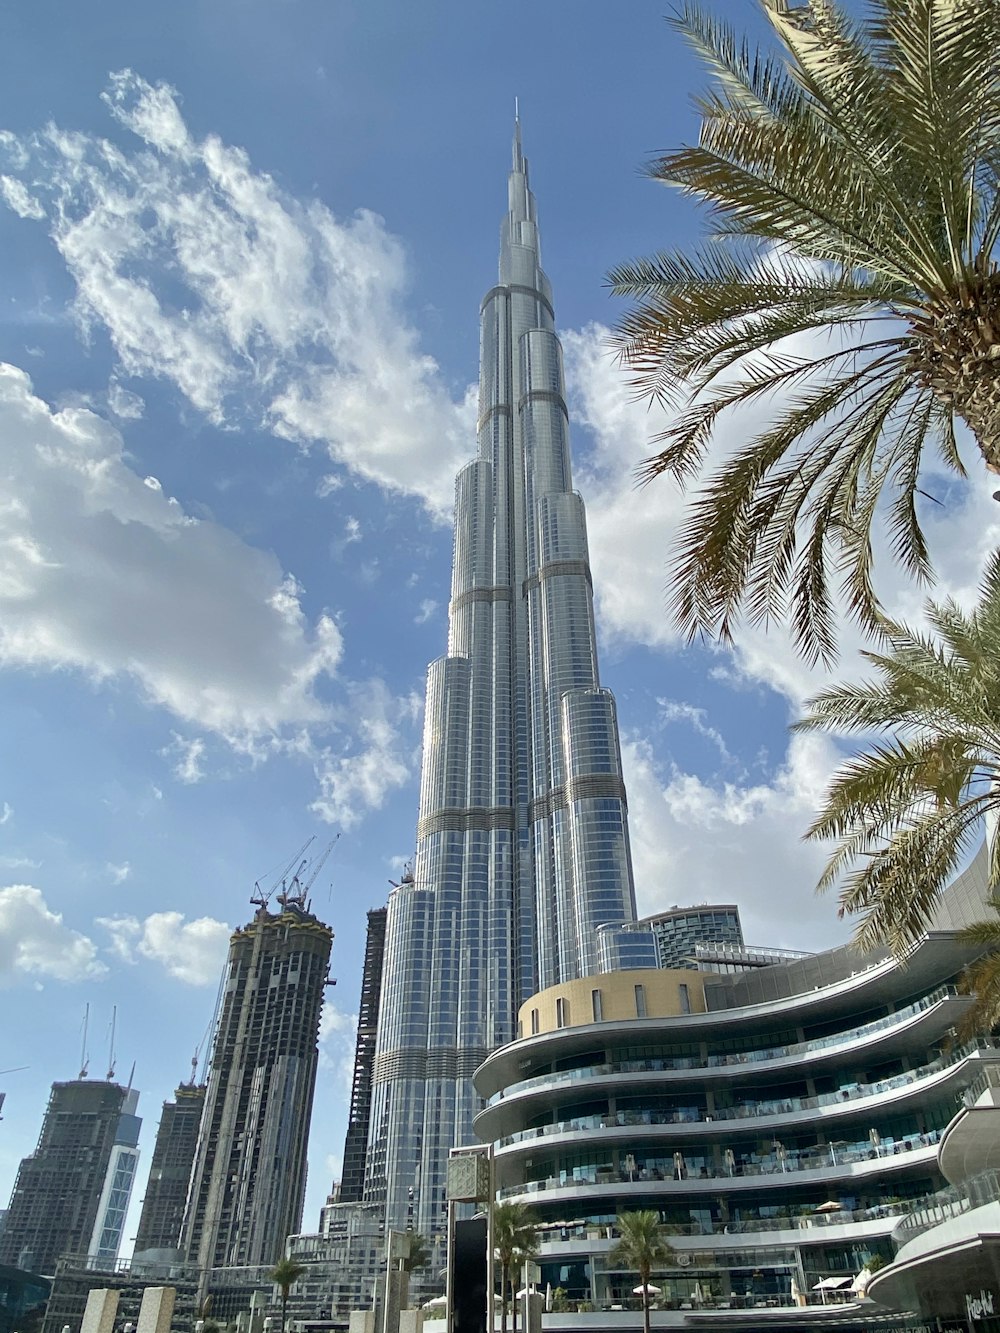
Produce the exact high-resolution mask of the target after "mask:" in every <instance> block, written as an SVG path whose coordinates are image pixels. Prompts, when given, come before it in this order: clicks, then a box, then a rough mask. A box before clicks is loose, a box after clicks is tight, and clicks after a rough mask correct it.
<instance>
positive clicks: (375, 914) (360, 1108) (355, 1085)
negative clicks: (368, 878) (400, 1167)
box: [337, 870, 413, 1203]
mask: <svg viewBox="0 0 1000 1333" xmlns="http://www.w3.org/2000/svg"><path fill="white" fill-rule="evenodd" d="M408 878H409V879H411V880H412V878H413V875H412V872H411V871H409V870H407V872H406V873H405V874H404V875H403V880H402V882H403V883H404V884H405V883H406V882H407V879H408ZM387 911H388V909H387V908H385V907H376V908H373V909H372V911H370V912H369V913H368V937H367V940H366V941H365V962H364V968H363V970H362V973H361V1000H360V1002H359V1004H358V1035H357V1040H356V1042H355V1047H354V1078H353V1081H352V1083H351V1110H350V1115H349V1117H348V1121H347V1135H346V1137H345V1139H344V1166H343V1170H342V1172H341V1179H340V1193H339V1196H338V1200H337V1201H338V1202H339V1203H360V1202H361V1199H362V1195H363V1192H364V1183H365V1158H366V1156H367V1153H368V1127H369V1121H370V1117H371V1103H372V1066H373V1065H374V1063H375V1041H376V1038H377V1036H378V1007H379V996H380V993H381V990H382V958H383V955H384V953H385V919H386V915H387Z"/></svg>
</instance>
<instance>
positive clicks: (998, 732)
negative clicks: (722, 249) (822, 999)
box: [796, 552, 1000, 1012]
mask: <svg viewBox="0 0 1000 1333" xmlns="http://www.w3.org/2000/svg"><path fill="white" fill-rule="evenodd" d="M926 615H927V619H928V621H929V623H930V625H931V627H932V629H933V630H934V631H935V633H936V637H935V636H931V635H927V634H921V633H920V632H918V631H917V630H914V629H910V628H908V627H907V626H906V625H903V624H895V623H892V622H886V624H885V633H886V637H887V639H888V644H889V647H888V650H887V651H886V652H885V653H875V652H866V653H865V654H864V657H866V658H867V660H868V661H869V662H870V663H871V664H872V666H873V667H874V668H875V670H876V673H877V675H876V678H875V679H874V680H871V681H868V682H865V683H862V684H858V685H840V686H836V687H834V688H832V689H829V690H825V691H823V693H821V694H818V695H816V697H815V698H814V699H812V700H811V701H810V703H809V704H808V705H807V708H808V712H807V715H806V716H805V718H803V720H802V721H801V722H799V723H797V724H796V727H797V729H798V730H826V731H830V732H834V733H843V732H848V733H855V734H857V733H871V732H880V733H882V734H883V736H884V739H880V740H879V741H878V742H876V743H874V744H872V745H871V746H870V748H869V749H868V750H867V751H866V752H864V753H861V754H859V755H856V756H855V757H854V758H853V759H850V760H848V762H847V763H846V764H845V765H844V766H843V767H842V768H841V769H840V771H839V772H838V773H837V774H836V775H835V777H834V780H833V782H832V784H831V787H830V790H829V792H828V794H827V798H826V804H825V806H824V808H823V810H822V811H821V812H820V814H819V816H818V817H817V819H816V821H815V822H814V823H813V825H812V827H811V828H810V829H809V830H808V833H807V835H806V836H807V837H810V838H821V839H834V840H836V843H837V845H836V847H835V849H834V851H833V853H832V855H831V856H830V858H829V861H828V862H827V866H826V869H825V870H824V872H823V876H822V878H821V879H820V883H819V888H820V889H821V890H824V889H828V888H830V887H832V886H833V885H834V884H836V883H838V882H841V876H842V875H844V872H848V873H847V874H846V877H845V878H844V879H843V881H842V887H841V891H840V914H841V916H843V915H845V914H847V913H850V914H852V915H853V914H860V918H861V919H860V925H859V927H858V930H857V934H856V938H857V942H858V944H859V945H860V946H861V947H862V948H864V949H871V948H875V947H876V946H877V945H880V944H888V945H889V946H890V948H892V949H893V951H894V952H895V953H897V954H902V953H904V952H905V951H906V949H907V948H908V947H909V946H910V945H911V944H912V943H913V942H914V941H915V940H917V939H918V938H919V937H920V936H921V934H922V933H923V932H924V930H925V929H926V926H927V923H928V921H929V919H930V917H931V915H932V914H933V911H934V908H935V905H936V903H937V900H938V896H939V895H940V893H941V891H942V889H943V888H944V887H945V886H946V885H947V883H948V881H949V880H950V878H951V877H952V875H953V874H954V872H955V870H956V868H957V866H958V863H959V861H960V859H961V857H962V855H963V854H964V853H965V852H966V851H967V850H968V849H969V848H970V847H971V846H972V844H973V842H974V841H975V839H977V838H978V837H979V836H980V829H981V824H982V819H983V816H984V815H986V814H988V813H990V812H991V811H995V810H997V809H998V808H1000V552H997V553H995V554H994V555H993V557H992V559H991V560H990V563H989V566H988V567H987V570H986V573H985V575H984V577H983V582H982V586H981V590H980V598H979V603H978V605H977V607H976V608H975V610H974V611H972V612H965V611H963V610H962V609H961V608H960V607H959V606H958V605H957V604H956V603H955V602H953V601H951V600H949V601H946V602H944V603H940V604H939V603H935V602H929V603H928V604H927V608H926ZM989 877H990V884H991V887H992V888H994V889H996V888H997V887H998V886H1000V838H997V837H996V836H994V838H993V840H992V844H991V847H990V853H989ZM987 942H989V941H987ZM984 1012H985V1011H984Z"/></svg>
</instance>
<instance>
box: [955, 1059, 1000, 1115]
mask: <svg viewBox="0 0 1000 1333" xmlns="http://www.w3.org/2000/svg"><path fill="white" fill-rule="evenodd" d="M988 1088H1000V1065H984V1066H983V1068H982V1070H981V1071H980V1073H979V1076H978V1078H974V1079H973V1080H972V1082H971V1083H970V1084H969V1086H968V1087H967V1088H966V1089H965V1091H964V1092H963V1093H962V1104H963V1105H964V1106H966V1107H968V1108H969V1109H970V1110H971V1108H972V1107H973V1106H975V1104H976V1102H978V1101H979V1099H980V1097H981V1096H982V1095H983V1093H984V1092H985V1091H986V1090H987V1089H988Z"/></svg>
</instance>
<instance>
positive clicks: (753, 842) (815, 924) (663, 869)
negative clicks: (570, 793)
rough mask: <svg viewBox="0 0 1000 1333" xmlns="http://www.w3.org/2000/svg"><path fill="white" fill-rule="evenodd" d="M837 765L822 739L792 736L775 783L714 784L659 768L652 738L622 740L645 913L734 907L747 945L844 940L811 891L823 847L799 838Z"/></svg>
mask: <svg viewBox="0 0 1000 1333" xmlns="http://www.w3.org/2000/svg"><path fill="white" fill-rule="evenodd" d="M836 758H837V755H836V751H835V749H834V746H833V745H832V743H831V742H829V741H827V740H825V739H824V738H823V737H820V736H795V737H793V738H792V741H791V743H790V745H789V748H788V754H787V756H786V759H785V762H784V764H783V766H782V768H781V769H780V770H779V771H778V773H776V775H775V776H774V779H773V780H772V781H771V782H770V783H757V784H748V783H746V782H745V781H742V782H725V781H718V780H713V781H710V782H709V781H705V780H703V779H701V778H699V777H696V776H695V775H694V774H692V773H685V772H683V771H681V770H680V769H679V768H678V767H677V766H676V765H669V764H668V765H661V764H659V763H658V762H657V759H656V756H655V753H654V750H653V746H652V745H651V744H650V742H649V741H648V740H646V739H638V738H635V737H632V738H625V740H624V741H623V745H622V761H623V764H624V766H625V780H626V785H627V788H628V795H629V814H630V824H631V830H632V854H633V860H634V865H635V880H636V897H637V900H638V908H639V912H640V915H646V914H648V913H650V912H655V911H662V910H664V909H665V908H669V907H673V906H674V905H680V906H688V905H690V904H692V903H702V902H735V903H738V904H739V906H740V912H741V917H742V921H743V929H744V934H745V936H746V938H747V940H748V942H749V943H751V944H770V945H775V946H784V947H788V948H803V949H808V948H810V947H812V948H814V947H815V946H816V941H817V939H821V940H823V941H825V942H826V943H827V944H829V945H832V944H834V943H839V942H840V941H841V940H843V939H845V938H846V937H847V935H848V934H849V930H848V928H847V927H846V926H842V925H840V924H839V923H838V922H837V921H836V908H835V903H834V902H833V901H832V900H831V899H829V898H817V897H816V896H815V895H813V894H812V887H813V885H814V884H815V883H816V881H817V879H818V878H819V872H820V869H821V868H822V864H823V861H824V859H825V858H824V853H823V850H822V848H821V847H818V846H816V845H813V844H806V843H803V842H802V841H801V833H802V831H803V829H805V827H806V826H807V825H808V823H809V821H810V818H811V815H812V813H813V812H814V811H815V809H816V807H817V805H818V803H819V801H820V800H821V798H822V795H823V793H824V792H825V790H826V783H827V781H828V780H829V775H830V772H831V771H832V769H833V767H834V765H835V763H836ZM831 935H833V936H835V937H836V938H831Z"/></svg>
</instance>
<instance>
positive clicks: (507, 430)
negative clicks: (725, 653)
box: [364, 126, 655, 1239]
mask: <svg viewBox="0 0 1000 1333" xmlns="http://www.w3.org/2000/svg"><path fill="white" fill-rule="evenodd" d="M413 870H414V872H413V875H412V879H411V880H410V881H409V882H405V883H403V884H400V885H399V887H398V888H397V889H396V890H395V891H394V892H393V894H392V896H391V898H390V900H389V909H388V919H387V924H386V944H385V961H384V972H383V986H382V997H381V1004H380V1010H379V1023H378V1041H377V1047H376V1054H375V1060H374V1067H373V1077H372V1115H371V1128H370V1137H369V1149H368V1157H367V1163H366V1168H367V1169H366V1180H365V1190H364V1198H365V1201H366V1202H370V1203H377V1204H383V1203H384V1205H385V1212H386V1220H387V1224H388V1225H389V1226H390V1227H397V1228H402V1227H404V1226H405V1225H406V1224H407V1223H408V1222H411V1221H412V1223H413V1225H414V1226H415V1227H416V1228H417V1230H419V1231H420V1232H421V1233H422V1234H423V1235H425V1236H427V1237H428V1238H431V1239H436V1238H439V1237H440V1235H441V1233H442V1229H443V1227H444V1224H445V1216H446V1214H445V1208H446V1205H445V1198H444V1193H445V1167H446V1162H447V1157H448V1152H449V1150H450V1149H451V1148H452V1147H454V1146H455V1145H458V1144H466V1143H469V1142H470V1141H472V1138H473V1131H472V1117H473V1114H474V1112H475V1110H476V1109H477V1106H478V1103H477V1099H476V1095H475V1092H474V1090H473V1087H472V1075H473V1073H474V1072H475V1069H476V1068H477V1066H478V1065H479V1064H481V1063H482V1061H483V1060H484V1059H485V1058H486V1056H487V1055H488V1054H489V1052H490V1051H492V1050H495V1049H496V1048H497V1047H499V1046H502V1045H503V1044H504V1043H505V1042H508V1041H510V1040H511V1038H512V1037H513V1035H514V1022H515V1015H516V1013H517V1009H518V1005H519V1004H520V1003H521V1001H522V1000H523V999H524V998H525V997H526V996H528V995H530V994H532V993H533V992H534V991H536V990H537V989H538V987H539V986H550V985H553V984H556V983H558V982H562V981H566V980H569V979H571V978H573V977H579V976H585V975H587V974H588V973H590V972H593V971H595V970H597V968H598V965H599V964H598V952H597V950H598V937H597V928H598V927H599V926H602V925H603V926H610V925H614V924H616V923H623V922H631V921H633V920H634V918H635V898H634V891H633V885H632V867H631V857H630V852H629V839H628V824H627V817H626V805H625V788H624V784H623V781H622V770H621V757H620V753H619V741H618V726H617V719H616V714H615V702H614V698H613V696H612V695H611V693H610V691H609V690H607V689H605V688H604V687H603V686H602V685H601V682H600V678H599V675H598V667H597V647H596V639H595V633H594V612H593V591H592V580H591V573H590V563H589V557H588V550H587V530H586V519H585V516H584V507H583V501H582V500H581V498H580V496H579V495H577V494H576V492H575V491H574V490H573V482H572V475H571V467H570V451H569V424H568V416H567V408H566V398H565V389H564V384H563V367H562V352H561V349H560V345H559V340H558V338H557V337H556V334H555V319H554V312H553V306H552V291H551V287H550V284H549V280H548V278H547V277H546V276H545V273H544V271H543V270H542V266H541V256H540V249H539V238H538V225H537V215H536V209H535V199H534V195H533V194H532V192H531V189H530V188H529V184H528V165H527V162H526V160H525V158H524V155H523V153H522V151H521V138H520V128H519V126H518V127H516V129H515V136H514V146H513V162H512V168H511V172H510V176H509V180H508V209H507V214H506V217H505V218H504V220H503V224H502V227H501V239H500V264H499V273H498V278H497V282H496V285H495V286H493V287H491V288H490V290H489V291H488V292H487V293H486V296H485V297H484V299H483V302H482V305H481V310H480V379H479V422H478V454H477V457H476V458H475V459H474V460H473V461H471V462H470V463H469V464H468V465H467V466H466V467H464V468H463V469H462V471H461V472H460V473H459V476H458V479H457V482H456V492H455V530H454V558H453V572H452V586H451V603H450V608H449V631H448V650H447V656H445V657H442V658H440V659H439V660H438V661H436V662H434V663H432V664H431V666H430V668H429V671H428V675H427V704H426V713H425V724H424V745H423V769H422V774H421V788H420V806H419V820H418V825H417V850H416V858H415V862H414V868H413ZM632 943H633V945H634V944H638V945H639V947H640V948H644V949H645V951H646V953H647V955H648V959H647V961H648V963H649V964H650V965H653V964H654V963H655V958H654V955H653V946H652V939H651V937H650V936H649V935H648V933H646V934H644V935H642V936H641V937H636V940H635V941H632Z"/></svg>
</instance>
